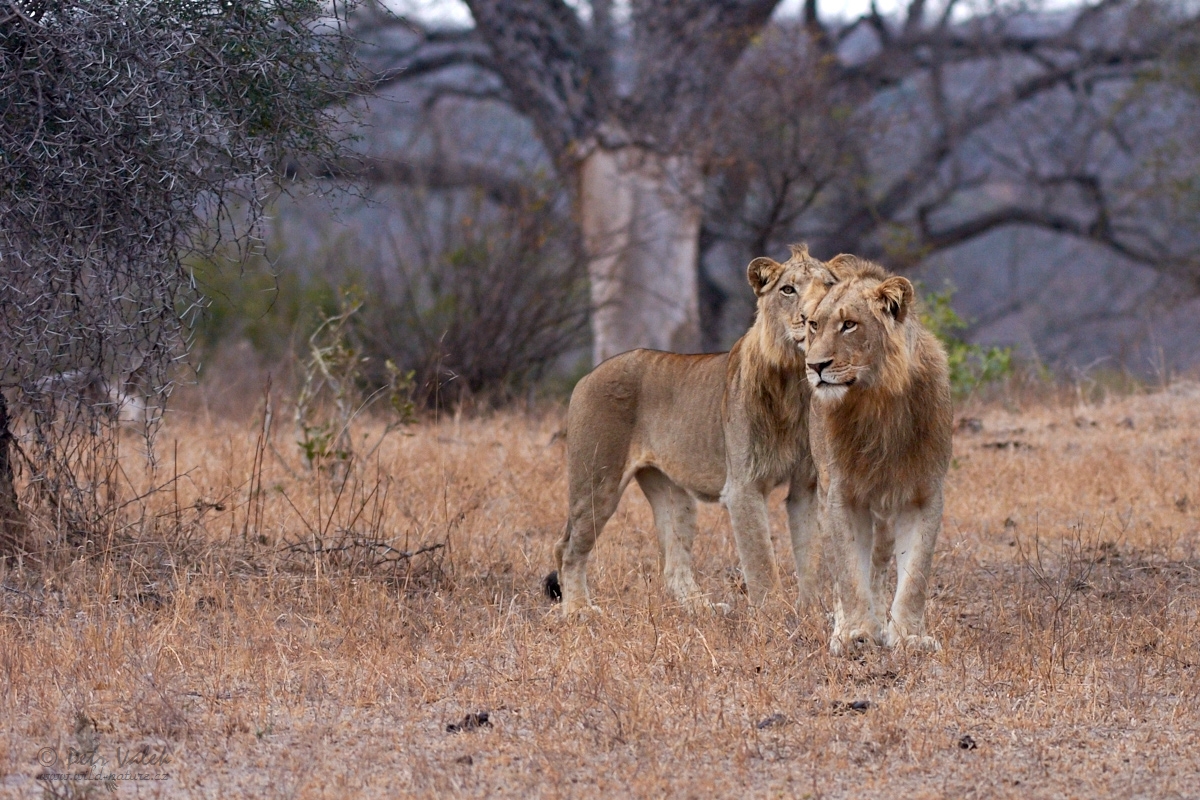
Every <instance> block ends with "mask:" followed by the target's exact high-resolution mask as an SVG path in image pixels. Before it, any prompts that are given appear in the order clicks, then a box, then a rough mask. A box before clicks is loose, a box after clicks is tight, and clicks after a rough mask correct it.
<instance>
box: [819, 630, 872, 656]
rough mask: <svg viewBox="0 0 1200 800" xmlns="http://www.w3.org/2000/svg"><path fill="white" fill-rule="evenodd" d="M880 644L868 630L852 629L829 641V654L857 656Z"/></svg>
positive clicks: (836, 635) (835, 635)
mask: <svg viewBox="0 0 1200 800" xmlns="http://www.w3.org/2000/svg"><path fill="white" fill-rule="evenodd" d="M878 643H879V642H878V641H877V639H876V637H874V636H872V635H871V632H870V631H868V630H867V629H866V628H852V629H851V630H849V631H846V632H844V633H835V634H834V635H833V638H832V639H830V640H829V652H831V653H833V654H834V655H835V656H856V655H858V654H859V653H862V652H863V651H865V650H867V649H869V648H871V647H872V646H874V645H876V644H878Z"/></svg>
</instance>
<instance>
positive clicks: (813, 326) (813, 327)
mask: <svg viewBox="0 0 1200 800" xmlns="http://www.w3.org/2000/svg"><path fill="white" fill-rule="evenodd" d="M808 329H809V330H810V331H812V332H813V333H816V332H817V323H816V321H815V320H811V319H810V320H809V321H808Z"/></svg>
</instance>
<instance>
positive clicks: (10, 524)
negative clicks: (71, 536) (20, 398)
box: [0, 392, 27, 557]
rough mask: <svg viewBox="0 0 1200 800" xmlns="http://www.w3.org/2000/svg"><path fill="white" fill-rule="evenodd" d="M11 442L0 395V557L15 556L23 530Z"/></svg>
mask: <svg viewBox="0 0 1200 800" xmlns="http://www.w3.org/2000/svg"><path fill="white" fill-rule="evenodd" d="M12 442H13V435H12V430H11V428H10V420H9V416H8V401H7V400H6V399H5V397H4V393H3V392H0V557H4V556H8V555H13V554H15V553H17V552H19V551H20V550H21V549H22V548H23V546H24V544H25V533H26V530H27V525H26V522H25V515H24V513H22V511H21V506H20V504H19V503H18V502H17V486H16V482H15V472H14V470H13V464H12V457H13V448H12Z"/></svg>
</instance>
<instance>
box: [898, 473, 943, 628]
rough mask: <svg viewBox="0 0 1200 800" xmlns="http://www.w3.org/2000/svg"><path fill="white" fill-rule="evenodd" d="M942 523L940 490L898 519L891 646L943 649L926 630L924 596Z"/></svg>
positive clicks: (926, 593)
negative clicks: (935, 495)
mask: <svg viewBox="0 0 1200 800" xmlns="http://www.w3.org/2000/svg"><path fill="white" fill-rule="evenodd" d="M941 523H942V498H941V495H940V493H939V495H938V496H937V497H935V498H933V499H932V500H931V501H930V502H929V503H927V504H926V505H925V506H924V507H923V508H917V509H910V510H907V511H904V512H902V513H901V514H900V516H899V518H898V519H897V520H896V544H895V552H896V597H895V598H894V599H893V601H892V608H891V613H890V614H889V617H890V619H889V620H888V627H887V645H888V646H889V647H896V646H906V647H914V648H916V649H919V650H926V651H930V652H936V651H938V650H940V649H941V645H939V644H938V642H937V640H936V639H934V638H933V637H932V636H929V635H927V634H926V633H925V600H926V597H927V595H928V590H929V579H930V575H931V573H932V570H933V550H934V546H935V545H936V544H937V535H938V529H939V528H940V527H941Z"/></svg>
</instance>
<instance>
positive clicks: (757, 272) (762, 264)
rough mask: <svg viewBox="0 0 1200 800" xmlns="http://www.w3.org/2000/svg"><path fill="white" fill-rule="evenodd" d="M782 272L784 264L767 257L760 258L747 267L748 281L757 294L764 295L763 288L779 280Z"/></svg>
mask: <svg viewBox="0 0 1200 800" xmlns="http://www.w3.org/2000/svg"><path fill="white" fill-rule="evenodd" d="M782 272H783V264H780V263H779V262H778V261H776V260H774V259H771V258H767V257H766V256H759V257H758V258H756V259H754V260H753V261H751V262H750V266H748V267H746V280H748V281H750V285H751V286H753V287H754V293H755V294H762V290H763V287H764V286H766V285H767V284H769V283H770V282H771V281H773V280H775V279H776V278H778V277H779V275H780V274H781V273H782Z"/></svg>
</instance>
